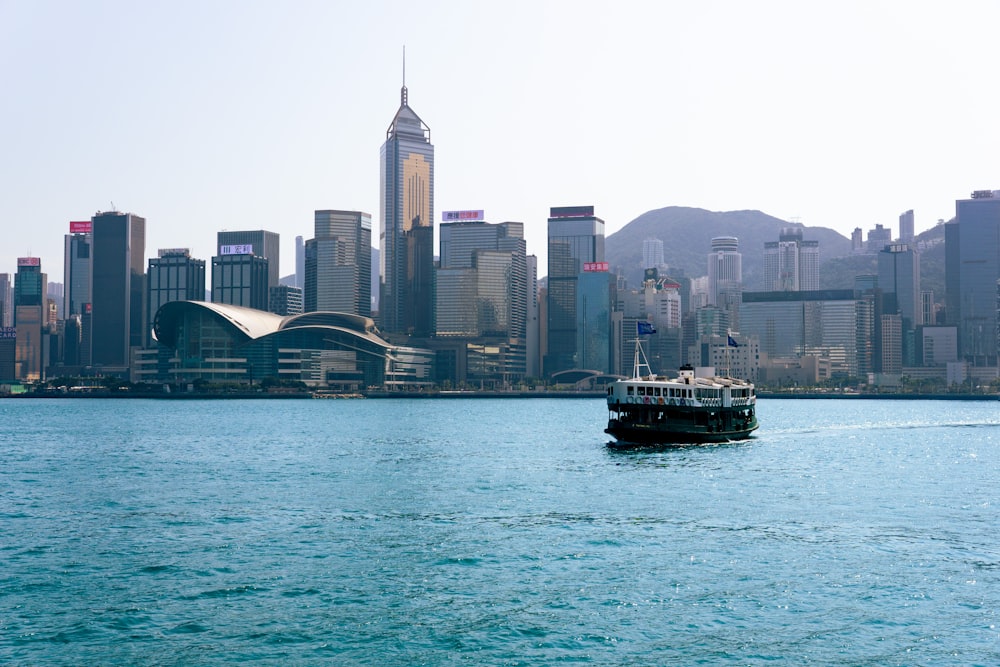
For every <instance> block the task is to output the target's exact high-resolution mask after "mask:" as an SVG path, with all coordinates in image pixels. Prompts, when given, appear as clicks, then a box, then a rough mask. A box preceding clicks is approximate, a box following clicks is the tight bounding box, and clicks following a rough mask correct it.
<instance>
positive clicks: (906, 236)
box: [899, 208, 914, 243]
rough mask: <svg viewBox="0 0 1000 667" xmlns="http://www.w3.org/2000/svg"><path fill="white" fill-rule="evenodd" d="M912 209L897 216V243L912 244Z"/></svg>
mask: <svg viewBox="0 0 1000 667" xmlns="http://www.w3.org/2000/svg"><path fill="white" fill-rule="evenodd" d="M913 238H914V236H913V209H912V208H911V209H910V210H909V211H906V212H905V213H901V214H900V215H899V242H900V243H913Z"/></svg>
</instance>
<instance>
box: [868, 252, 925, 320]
mask: <svg viewBox="0 0 1000 667" xmlns="http://www.w3.org/2000/svg"><path fill="white" fill-rule="evenodd" d="M878 286H879V289H881V290H882V293H883V294H884V295H885V299H886V306H885V308H886V314H893V313H896V312H898V313H899V314H900V315H901V316H902V318H903V319H902V326H903V331H904V332H906V331H910V330H912V329H913V328H914V327H915V326H917V325H919V324H923V321H922V320H921V309H920V255H918V254H917V253H916V252H914V250H913V248H911V247H910V246H909V245H907V244H905V243H890V244H889V245H887V246H885V247H884V248H883V249H882V251H881V252H879V254H878Z"/></svg>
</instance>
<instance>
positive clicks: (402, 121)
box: [379, 85, 434, 336]
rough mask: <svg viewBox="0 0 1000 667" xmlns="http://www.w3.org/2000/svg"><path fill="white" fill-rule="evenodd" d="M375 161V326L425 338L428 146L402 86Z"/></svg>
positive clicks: (429, 259)
mask: <svg viewBox="0 0 1000 667" xmlns="http://www.w3.org/2000/svg"><path fill="white" fill-rule="evenodd" d="M379 161H380V170H379V181H380V182H379V190H380V192H381V203H380V206H381V220H380V223H379V247H380V249H381V255H380V262H381V267H380V274H381V280H382V282H381V285H380V290H379V291H380V304H379V324H380V327H381V328H382V330H383V331H384V332H386V333H406V334H411V335H416V336H426V335H429V334H430V333H431V332H432V331H433V320H434V146H433V144H431V131H430V128H429V127H428V126H427V125H426V124H425V123H424V122H423V121H422V120H420V117H419V116H417V114H416V113H414V112H413V109H411V108H410V106H409V103H408V94H407V90H406V86H405V85H403V87H402V89H401V91H400V106H399V110H398V111H396V115H395V117H394V118H393V119H392V122H391V123H390V124H389V129H388V130H387V131H386V139H385V143H384V144H382V149H381V152H380V158H379Z"/></svg>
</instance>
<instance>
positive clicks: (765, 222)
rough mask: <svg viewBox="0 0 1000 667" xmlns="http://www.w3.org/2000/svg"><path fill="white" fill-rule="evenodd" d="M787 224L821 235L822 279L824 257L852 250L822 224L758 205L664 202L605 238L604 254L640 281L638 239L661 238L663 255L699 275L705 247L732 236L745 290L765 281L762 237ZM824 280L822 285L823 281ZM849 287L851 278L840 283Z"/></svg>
mask: <svg viewBox="0 0 1000 667" xmlns="http://www.w3.org/2000/svg"><path fill="white" fill-rule="evenodd" d="M785 227H799V228H801V229H802V237H803V239H805V240H807V241H819V252H820V282H821V283H822V282H823V278H822V276H823V273H824V263H825V262H826V261H827V260H829V259H833V258H840V257H846V256H849V255H850V254H851V241H850V239H848V238H846V237H845V236H843V235H841V234H839V233H838V232H836V231H834V230H832V229H828V228H826V227H806V226H805V225H802V224H801V223H795V222H788V221H787V220H781V219H779V218H775V217H773V216H770V215H767V214H766V213H762V212H760V211H725V212H717V211H706V210H704V209H700V208H688V207H683V206H668V207H666V208H660V209H656V210H654V211H648V212H646V213H643V214H642V215H640V216H639V217H638V218H636V219H635V220H633V221H632V222H630V223H628V224H627V225H625V226H624V227H623V228H622V229H620V230H619V231H617V232H615V233H614V234H611V235H610V236H608V237H607V238H606V239H605V258H606V259H607V261H608V262H609V264H610V265H611V269H612V270H613V271H616V272H617V271H619V270H621V272H622V273H623V274H624V275H625V278H626V279H627V280H628V284H629V285H630V286H633V287H634V286H637V285H639V284H640V283H641V281H642V270H643V268H644V267H643V266H642V242H643V241H644V240H646V239H648V238H657V239H660V240H662V241H663V257H664V261H665V262H666V263H667V264H668V265H669V266H670V267H671V268H672V269H681V270H683V272H684V275H687V276H689V277H697V276H703V275H705V274H706V273H707V271H708V269H707V267H708V253H709V252H710V251H711V249H712V239H713V238H714V237H716V236H735V237H736V238H738V239H739V240H740V252H741V253H742V255H743V284H744V287H745V288H746V289H747V290H748V291H757V290H760V289H761V288H762V285H763V267H764V243H765V241H777V240H778V235H779V234H780V233H781V230H782V229H783V228H785ZM824 286H825V285H824ZM840 287H843V288H844V289H850V288H851V287H853V280H852V281H851V282H850V283H849V284H847V285H843V286H840Z"/></svg>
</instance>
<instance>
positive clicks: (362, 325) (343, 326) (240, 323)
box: [153, 301, 392, 349]
mask: <svg viewBox="0 0 1000 667" xmlns="http://www.w3.org/2000/svg"><path fill="white" fill-rule="evenodd" d="M199 310H200V311H207V312H209V313H212V314H213V315H215V316H216V317H217V318H218V319H219V320H221V321H223V322H225V323H227V324H228V325H229V326H230V327H232V329H233V330H234V331H235V332H238V333H239V334H241V335H242V336H244V337H245V338H246V339H247V340H248V341H250V340H257V339H260V338H264V337H265V336H271V335H274V334H277V333H280V332H282V331H290V330H294V329H316V328H321V329H330V330H336V331H338V332H341V333H343V334H348V335H351V336H353V337H355V338H360V339H363V340H365V341H367V342H369V343H371V344H373V345H377V346H379V347H382V348H385V349H389V348H391V347H392V346H391V345H390V344H389V343H388V342H386V341H385V340H383V339H382V338H381V337H380V336H379V335H378V330H377V329H376V328H375V321H374V320H373V319H372V318H370V317H362V316H359V315H352V314H350V313H334V312H323V311H320V312H312V313H303V314H301V315H288V316H286V317H282V316H281V315H275V314H274V313H269V312H267V311H263V310H257V309H255V308H245V307H243V306H232V305H229V304H225V303H211V302H208V301H171V302H169V303H166V304H164V305H163V306H161V307H160V309H159V310H158V311H156V315H155V317H154V318H153V337H154V338H155V339H156V340H157V341H158V342H160V343H163V344H164V345H167V346H168V347H174V346H175V345H176V340H175V336H176V332H177V327H178V324H179V322H180V321H181V319H182V317H183V316H184V314H185V313H188V312H192V311H199Z"/></svg>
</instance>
